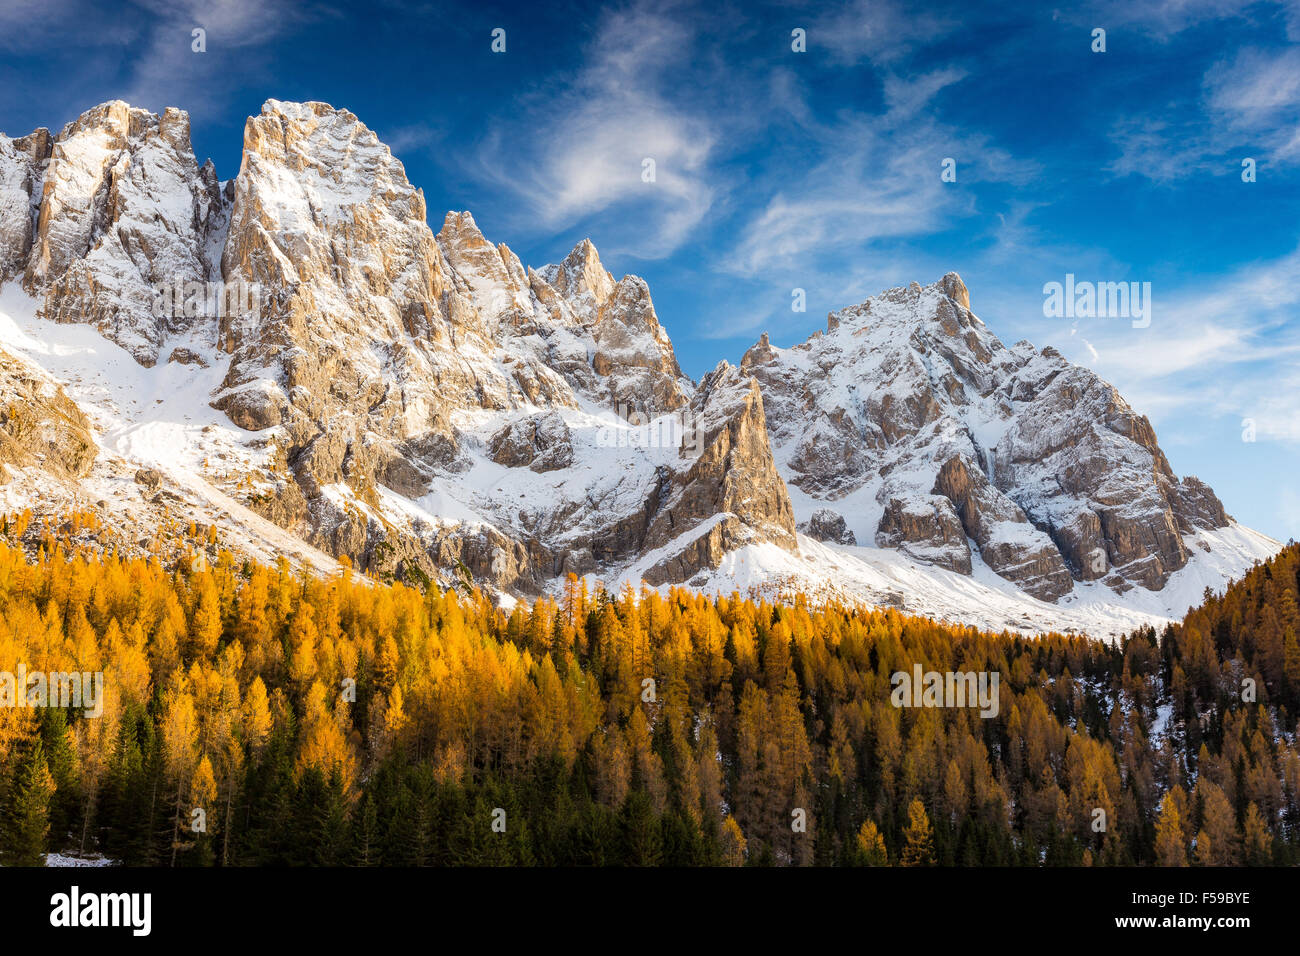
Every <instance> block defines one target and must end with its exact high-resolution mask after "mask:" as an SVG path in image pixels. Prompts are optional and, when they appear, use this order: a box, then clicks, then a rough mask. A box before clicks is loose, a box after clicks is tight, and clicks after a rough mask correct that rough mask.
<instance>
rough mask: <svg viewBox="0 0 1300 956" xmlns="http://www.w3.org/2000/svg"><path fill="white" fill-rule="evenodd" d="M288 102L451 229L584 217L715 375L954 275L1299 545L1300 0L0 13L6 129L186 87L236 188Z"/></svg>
mask: <svg viewBox="0 0 1300 956" xmlns="http://www.w3.org/2000/svg"><path fill="white" fill-rule="evenodd" d="M100 6H103V7H110V6H111V7H112V9H99V7H100ZM362 11H364V12H362ZM195 27H202V28H204V29H205V30H206V31H207V51H206V52H204V53H201V54H196V53H194V52H192V50H191V31H192V30H193V29H194V28H195ZM498 27H500V28H502V29H504V30H505V31H506V51H505V53H493V52H492V50H491V42H492V36H491V34H492V31H493V30H494V29H495V28H498ZM1096 28H1101V29H1104V30H1105V31H1106V51H1105V52H1104V53H1095V52H1093V50H1092V46H1093V31H1094V29H1096ZM795 29H802V30H804V31H805V33H806V38H807V39H806V44H807V49H806V52H802V53H799V52H795V51H793V50H792V48H791V47H792V37H791V31H792V30H795ZM270 97H276V98H279V99H290V100H306V99H316V100H324V101H326V102H329V103H332V104H333V105H335V106H340V107H347V108H348V109H351V110H352V111H353V112H354V113H356V114H357V115H358V116H359V117H360V118H361V119H362V120H363V121H365V122H366V123H367V124H368V125H369V126H370V127H371V128H373V129H374V130H375V131H376V132H377V133H378V134H379V135H380V137H381V138H382V139H384V140H385V141H386V142H387V143H389V144H390V145H391V146H392V147H393V150H394V152H395V153H396V154H397V155H398V156H399V157H400V158H401V159H402V160H403V162H404V163H405V165H406V169H407V172H408V174H409V176H410V178H411V180H412V181H413V182H414V183H416V184H417V185H418V186H420V187H421V188H423V190H424V192H425V196H426V198H427V200H428V205H429V210H430V218H431V219H432V220H433V223H432V224H433V226H434V228H435V229H436V228H438V226H439V225H440V223H441V219H442V215H443V213H444V212H445V211H446V210H448V209H470V210H472V211H473V213H474V215H475V218H476V219H477V220H478V223H479V225H480V227H481V228H482V229H483V230H484V232H485V233H486V234H487V236H488V238H489V239H492V240H493V241H504V242H506V243H508V244H509V245H510V246H511V248H513V249H514V250H515V251H516V252H517V253H518V254H519V255H520V257H521V258H522V259H523V260H524V261H525V262H526V263H529V264H532V265H541V264H542V263H545V262H549V261H554V260H556V259H558V258H560V257H562V256H563V255H564V254H566V253H567V252H568V250H569V249H570V248H572V246H573V245H574V243H575V242H576V241H577V240H578V239H580V238H582V237H584V236H589V237H590V238H591V239H592V240H593V241H594V242H595V243H596V245H597V247H598V248H599V249H600V251H601V255H602V258H603V259H604V261H605V264H606V266H607V267H608V268H609V269H610V270H611V271H612V272H614V273H615V275H616V276H621V275H623V274H624V273H628V272H632V273H637V274H640V275H643V276H645V277H646V278H647V280H648V281H649V283H650V288H651V291H652V294H653V296H654V298H655V303H656V307H657V309H658V311H659V314H660V318H661V319H662V321H663V322H664V324H665V325H666V327H667V328H668V330H669V332H670V334H671V335H672V338H673V341H674V344H675V345H676V347H677V350H678V355H679V358H680V360H681V362H682V365H683V368H684V369H685V370H686V371H687V372H688V373H689V374H690V375H692V376H693V377H695V378H698V377H699V376H700V375H701V374H702V373H704V372H705V371H707V370H708V369H710V368H712V367H713V366H714V365H715V364H716V363H717V362H718V361H719V360H720V359H723V358H726V359H729V360H730V361H732V362H736V361H738V360H739V358H740V356H741V354H742V353H743V351H744V350H745V348H747V347H748V346H749V345H750V344H752V343H753V341H754V340H755V339H756V338H757V337H758V335H759V333H760V332H763V331H767V332H769V333H770V334H771V336H772V339H773V341H774V342H775V343H776V344H778V345H791V344H794V343H797V342H799V341H802V340H803V339H804V338H806V337H807V336H808V335H809V334H810V333H811V332H812V331H814V330H815V329H818V328H823V327H824V325H825V319H826V313H827V312H828V311H830V310H832V309H836V308H840V307H842V306H845V305H848V304H851V303H855V302H858V301H861V300H862V299H863V298H865V297H866V296H868V295H871V294H873V293H875V292H877V291H879V290H881V289H884V288H888V287H890V286H893V285H899V284H905V283H907V282H910V281H912V280H913V279H915V280H918V281H921V282H923V283H925V282H932V281H934V280H935V279H937V278H938V277H939V276H941V275H942V274H943V273H945V272H948V271H950V270H955V271H957V272H959V273H961V275H962V277H963V278H964V279H965V280H966V283H967V285H968V287H969V288H970V291H971V301H972V308H973V309H974V311H975V312H976V314H978V315H979V316H980V317H981V318H983V319H984V320H985V322H986V323H988V324H989V326H990V327H991V328H992V329H993V330H994V331H995V332H996V333H997V334H998V335H999V336H1000V337H1001V338H1002V339H1003V341H1004V342H1007V343H1008V344H1010V343H1012V342H1014V341H1016V340H1018V339H1021V338H1026V339H1029V340H1030V341H1031V342H1033V343H1034V344H1035V345H1038V346H1040V347H1041V346H1044V345H1054V346H1056V347H1057V348H1059V349H1060V350H1061V351H1062V352H1064V353H1065V354H1066V355H1067V356H1068V357H1069V358H1071V359H1072V360H1074V361H1076V362H1079V363H1081V364H1086V365H1089V366H1090V367H1092V368H1094V369H1095V370H1096V371H1097V372H1098V373H1099V374H1101V375H1102V376H1103V377H1105V378H1107V379H1108V380H1110V381H1112V382H1114V383H1115V384H1116V385H1117V386H1118V387H1119V388H1120V390H1121V392H1122V393H1123V394H1124V395H1125V397H1126V398H1127V399H1128V400H1129V401H1130V403H1131V404H1132V405H1133V406H1134V407H1135V408H1137V409H1138V410H1139V411H1141V412H1143V413H1145V414H1147V415H1149V416H1150V417H1151V419H1152V421H1153V423H1154V424H1155V426H1156V429H1157V433H1158V434H1159V436H1160V440H1161V445H1162V447H1163V448H1164V449H1165V451H1166V453H1167V454H1168V456H1169V458H1170V461H1171V463H1172V464H1173V467H1174V469H1175V471H1177V472H1178V473H1179V474H1189V473H1190V474H1197V475H1199V476H1200V477H1202V478H1203V479H1205V480H1207V481H1208V482H1209V483H1210V484H1211V485H1212V486H1213V487H1214V488H1215V489H1216V490H1217V491H1218V492H1219V494H1220V496H1221V497H1222V498H1223V500H1224V503H1225V505H1226V506H1227V508H1228V511H1229V512H1230V513H1231V514H1233V515H1234V516H1236V517H1237V518H1239V519H1240V520H1242V521H1244V522H1245V523H1247V524H1249V525H1251V526H1253V527H1255V528H1258V529H1259V530H1261V531H1264V532H1266V533H1269V534H1272V535H1273V536H1275V537H1278V538H1280V539H1283V540H1285V539H1286V538H1288V537H1291V536H1295V537H1297V538H1300V488H1298V487H1297V483H1296V481H1295V476H1296V474H1297V471H1300V0H1281V2H1260V3H1246V4H1243V3H1240V2H1222V0H1205V2H1199V0H1156V2H1148V3H1143V2H1129V0H1121V2H1110V0H1104V2H1094V3H1083V4H1076V3H1071V4H1068V5H1066V4H1063V5H1061V6H1060V7H1059V8H1053V7H1051V6H1050V5H1047V4H1043V3H1028V4H1023V5H1017V4H1014V3H1013V4H982V5H978V6H976V5H971V4H966V3H962V4H946V3H925V4H913V5H907V4H903V3H895V2H890V0H864V2H849V3H843V4H835V3H825V2H816V3H806V4H785V5H782V6H768V5H763V4H756V3H752V2H746V3H727V2H721V3H700V4H690V3H672V2H642V3H638V2H632V3H626V4H619V5H615V4H597V3H571V4H565V3H545V4H541V3H538V4H522V3H521V4H502V3H494V2H490V0H479V2H474V3H470V4H447V3H439V4H400V3H395V2H391V3H383V2H381V3H375V4H369V5H357V7H356V8H355V9H354V8H350V7H348V6H345V5H338V4H330V3H320V4H310V3H309V4H301V3H300V4H281V3H279V2H276V0H217V2H206V3H194V2H189V0H181V2H163V0H144V2H140V0H137V2H134V3H132V2H123V3H120V4H116V5H94V4H86V3H81V2H77V0H5V3H4V4H3V7H0V130H3V131H4V132H5V133H8V134H10V135H21V134H23V133H26V132H29V131H31V130H32V129H33V128H35V127H37V126H47V127H50V128H58V127H60V126H61V125H62V124H64V123H66V122H68V121H69V120H71V119H73V118H75V116H76V115H77V114H79V113H80V112H81V111H82V110H84V109H86V108H88V107H90V106H92V105H94V104H96V103H99V102H102V101H104V100H108V99H114V98H121V99H125V100H127V101H129V102H131V103H132V104H133V105H138V106H145V107H148V108H151V109H154V110H161V109H162V108H163V107H165V106H180V107H182V108H184V109H187V110H189V111H190V113H191V115H192V117H193V125H194V147H195V152H196V153H197V154H198V155H199V157H200V160H202V159H203V158H205V157H209V156H210V157H212V159H213V160H214V161H215V162H216V164H217V169H218V172H219V174H220V175H221V176H222V178H229V177H232V176H234V175H235V173H236V172H237V171H238V167H239V153H240V145H241V134H242V127H243V122H244V118H245V117H246V116H248V115H250V114H252V113H256V112H258V111H259V110H260V107H261V103H262V102H263V101H264V100H265V99H267V98H270ZM647 157H650V158H653V159H654V160H655V164H656V166H655V172H656V177H655V181H654V182H653V183H646V182H643V181H642V175H641V174H642V168H643V167H642V161H643V160H644V159H645V158H647ZM945 158H952V159H954V160H955V161H956V171H957V176H956V182H943V181H942V180H941V175H940V174H941V171H942V169H941V164H942V162H943V160H944V159H945ZM1245 158H1251V159H1254V160H1255V164H1256V170H1257V172H1256V181H1255V182H1250V183H1247V182H1243V181H1242V160H1243V159H1245ZM1067 273H1073V274H1074V275H1075V276H1077V277H1078V278H1079V279H1080V280H1091V281H1106V282H1127V281H1137V282H1150V283H1151V288H1152V314H1151V323H1150V325H1149V327H1147V328H1141V329H1137V328H1133V327H1132V323H1131V322H1130V321H1128V320H1125V319H1121V318H1096V319H1073V320H1072V319H1067V318H1046V317H1044V314H1043V301H1044V294H1043V286H1044V284H1045V283H1048V282H1052V281H1063V280H1064V277H1065V275H1066V274H1067ZM795 288H801V289H804V290H805V292H806V297H807V311H806V312H804V313H796V312H793V311H792V310H791V301H792V297H791V293H792V290H793V289H795ZM1247 420H1249V422H1247ZM1252 427H1253V437H1254V439H1255V440H1254V441H1244V440H1243V435H1245V434H1247V433H1248V432H1249V431H1250V430H1251V429H1252Z"/></svg>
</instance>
